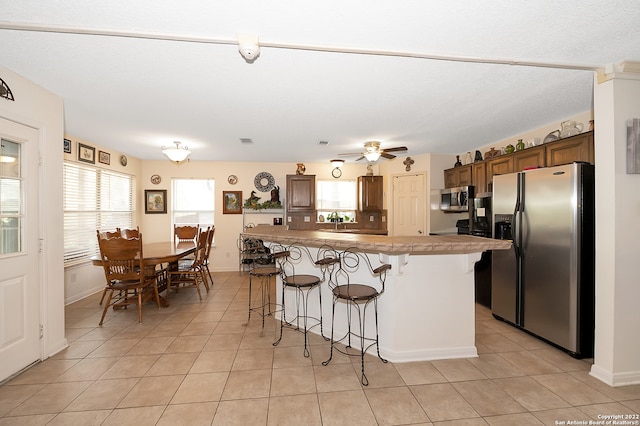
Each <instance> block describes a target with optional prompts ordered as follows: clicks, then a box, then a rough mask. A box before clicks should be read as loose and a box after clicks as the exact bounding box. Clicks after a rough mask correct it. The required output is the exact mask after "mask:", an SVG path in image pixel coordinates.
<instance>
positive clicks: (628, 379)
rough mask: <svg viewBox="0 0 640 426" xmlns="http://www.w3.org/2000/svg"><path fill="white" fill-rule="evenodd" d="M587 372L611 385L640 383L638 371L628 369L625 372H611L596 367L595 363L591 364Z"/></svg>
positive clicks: (639, 372)
mask: <svg viewBox="0 0 640 426" xmlns="http://www.w3.org/2000/svg"><path fill="white" fill-rule="evenodd" d="M589 374H590V375H591V376H593V377H595V378H596V379H598V380H600V381H601V382H604V383H606V384H607V385H609V386H612V387H620V386H629V385H639V384H640V371H629V372H625V373H611V372H609V371H607V370H604V369H603V368H600V367H598V366H597V365H596V364H594V365H592V366H591V371H590V372H589Z"/></svg>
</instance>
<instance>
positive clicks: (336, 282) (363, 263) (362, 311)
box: [322, 249, 391, 386]
mask: <svg viewBox="0 0 640 426" xmlns="http://www.w3.org/2000/svg"><path fill="white" fill-rule="evenodd" d="M360 267H364V268H367V269H368V270H369V271H370V273H371V274H372V275H373V276H374V277H377V278H378V282H379V283H378V284H377V285H376V286H375V287H374V286H373V285H368V284H356V283H352V282H351V278H350V274H352V273H354V272H355V271H357V270H358V269H359V268H360ZM390 269H391V265H389V264H387V263H384V264H382V265H380V266H378V267H376V268H373V265H372V264H371V261H370V260H369V257H368V256H367V255H366V253H363V252H361V251H359V250H357V249H347V250H345V251H343V252H342V253H340V263H339V264H338V266H337V267H336V268H335V270H334V271H333V274H332V276H331V277H330V279H329V286H330V288H331V293H332V294H333V306H332V309H331V352H330V354H329V359H328V360H326V361H324V362H323V363H322V365H325V366H326V365H329V363H330V362H331V359H332V358H333V350H334V348H335V350H337V351H338V352H341V353H343V354H345V355H349V356H360V362H361V365H362V378H361V383H362V384H363V385H364V386H367V385H368V384H369V380H368V379H367V376H366V375H365V373H364V354H365V352H367V350H368V349H369V348H371V347H372V346H375V347H376V352H377V354H378V358H380V360H381V361H382V362H384V363H386V362H387V360H386V359H384V358H382V356H381V355H380V344H379V334H378V297H380V295H382V293H384V284H385V280H386V276H387V271H389V270H390ZM338 303H341V304H343V305H344V306H345V308H346V318H347V332H346V334H345V335H344V336H343V337H341V338H339V339H337V340H336V339H335V338H334V327H335V312H336V305H337V304H338ZM372 303H373V310H374V318H375V323H376V324H375V328H376V335H375V337H367V336H365V321H366V314H367V307H369V305H370V304H372ZM354 311H355V312H356V313H357V315H358V318H357V321H358V330H357V331H354V330H352V328H351V325H352V316H353V313H354ZM352 336H353V337H354V338H356V339H358V340H359V342H358V343H359V344H360V348H356V349H359V352H358V353H354V352H351V351H349V349H352V348H353V347H352V345H351V337H352ZM336 343H342V344H344V345H346V347H345V349H344V350H342V349H341V348H340V346H337V345H336Z"/></svg>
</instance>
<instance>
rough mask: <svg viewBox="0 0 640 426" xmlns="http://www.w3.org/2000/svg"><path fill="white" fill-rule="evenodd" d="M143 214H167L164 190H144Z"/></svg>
mask: <svg viewBox="0 0 640 426" xmlns="http://www.w3.org/2000/svg"><path fill="white" fill-rule="evenodd" d="M144 212H145V213H146V214H153V213H166V212H167V190H166V189H145V190H144Z"/></svg>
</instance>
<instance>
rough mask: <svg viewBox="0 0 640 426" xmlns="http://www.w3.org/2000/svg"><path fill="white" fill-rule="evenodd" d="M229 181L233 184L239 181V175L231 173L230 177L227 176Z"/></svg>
mask: <svg viewBox="0 0 640 426" xmlns="http://www.w3.org/2000/svg"><path fill="white" fill-rule="evenodd" d="M227 182H229V183H230V184H231V185H235V184H236V183H238V176H236V175H229V177H228V178H227Z"/></svg>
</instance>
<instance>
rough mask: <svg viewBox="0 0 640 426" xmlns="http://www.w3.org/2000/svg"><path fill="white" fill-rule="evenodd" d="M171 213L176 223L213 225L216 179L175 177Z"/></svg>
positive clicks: (201, 225) (202, 225)
mask: <svg viewBox="0 0 640 426" xmlns="http://www.w3.org/2000/svg"><path fill="white" fill-rule="evenodd" d="M172 188H173V193H172V194H171V195H172V197H171V200H172V203H171V206H172V209H171V214H172V215H173V223H174V224H176V225H200V227H204V228H206V227H208V226H213V224H214V223H213V217H214V211H215V193H214V190H215V181H214V180H213V179H173V181H172Z"/></svg>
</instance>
